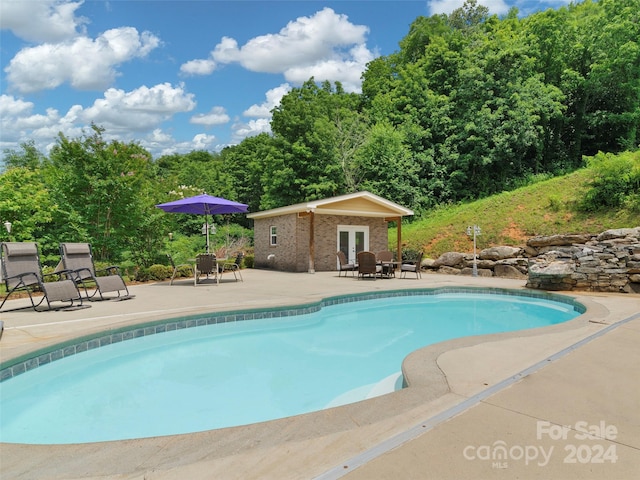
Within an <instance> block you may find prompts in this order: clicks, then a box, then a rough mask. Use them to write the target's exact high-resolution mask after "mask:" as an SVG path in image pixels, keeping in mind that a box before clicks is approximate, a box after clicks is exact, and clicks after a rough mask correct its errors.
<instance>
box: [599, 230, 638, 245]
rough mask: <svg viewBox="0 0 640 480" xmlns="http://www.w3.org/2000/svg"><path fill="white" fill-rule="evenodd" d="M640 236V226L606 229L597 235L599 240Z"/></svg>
mask: <svg viewBox="0 0 640 480" xmlns="http://www.w3.org/2000/svg"><path fill="white" fill-rule="evenodd" d="M627 237H636V238H638V237H640V227H637V228H616V229H613V230H606V231H604V232H602V233H601V234H600V235H598V236H597V237H596V239H597V240H598V241H599V242H602V241H605V240H615V239H618V238H627Z"/></svg>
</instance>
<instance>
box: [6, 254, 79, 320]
mask: <svg viewBox="0 0 640 480" xmlns="http://www.w3.org/2000/svg"><path fill="white" fill-rule="evenodd" d="M0 250H1V256H0V262H1V263H2V278H3V280H4V284H5V287H6V289H7V296H6V297H5V299H4V300H3V301H2V303H1V304H0V310H2V307H3V306H4V304H5V302H6V301H7V300H8V299H9V297H10V296H11V294H12V293H14V292H20V291H24V292H27V295H29V301H30V302H31V306H30V307H29V306H27V307H19V308H15V309H12V310H21V309H23V308H33V309H34V310H35V311H38V312H39V311H41V310H38V307H39V306H40V305H41V304H42V303H43V302H44V301H46V302H47V307H48V308H47V309H48V310H61V309H66V310H70V309H77V308H87V307H88V306H89V305H82V296H81V295H80V291H79V290H78V287H77V285H76V284H75V282H74V281H73V280H71V277H70V274H71V272H68V271H60V272H55V273H49V274H43V273H42V265H41V264H40V256H39V255H38V245H37V244H36V243H34V242H5V243H2V244H1V246H0ZM50 277H51V278H56V277H57V280H55V281H45V279H47V278H50ZM35 290H40V291H41V292H42V294H43V296H42V298H41V299H40V301H39V302H37V303H36V301H35V299H34V297H33V292H34V291H35ZM76 301H78V302H79V303H77V304H75V302H76ZM52 302H65V304H64V305H62V306H59V307H54V306H52V305H51V303H52ZM66 302H68V304H66ZM5 311H7V310H5Z"/></svg>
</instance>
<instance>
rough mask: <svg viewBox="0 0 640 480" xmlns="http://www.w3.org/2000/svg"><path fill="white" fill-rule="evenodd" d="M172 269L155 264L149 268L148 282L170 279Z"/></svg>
mask: <svg viewBox="0 0 640 480" xmlns="http://www.w3.org/2000/svg"><path fill="white" fill-rule="evenodd" d="M172 273H173V269H172V268H171V267H168V266H167V265H160V264H155V265H151V266H150V267H149V280H165V279H167V278H170V277H171V274H172Z"/></svg>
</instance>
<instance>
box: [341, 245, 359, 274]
mask: <svg viewBox="0 0 640 480" xmlns="http://www.w3.org/2000/svg"><path fill="white" fill-rule="evenodd" d="M336 255H337V256H338V263H339V265H338V276H340V274H341V273H342V272H344V276H345V277H346V276H347V272H351V276H353V275H354V272H355V271H356V270H357V269H358V264H357V263H350V262H349V261H348V260H347V256H346V255H345V254H344V252H343V251H342V250H338V252H337V253H336Z"/></svg>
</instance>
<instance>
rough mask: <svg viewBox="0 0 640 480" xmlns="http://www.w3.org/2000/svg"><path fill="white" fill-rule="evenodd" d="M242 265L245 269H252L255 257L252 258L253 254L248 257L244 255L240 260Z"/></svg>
mask: <svg viewBox="0 0 640 480" xmlns="http://www.w3.org/2000/svg"><path fill="white" fill-rule="evenodd" d="M242 264H243V265H244V266H245V267H246V268H253V266H254V264H255V257H254V256H253V254H250V255H245V256H244V257H243V259H242Z"/></svg>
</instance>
